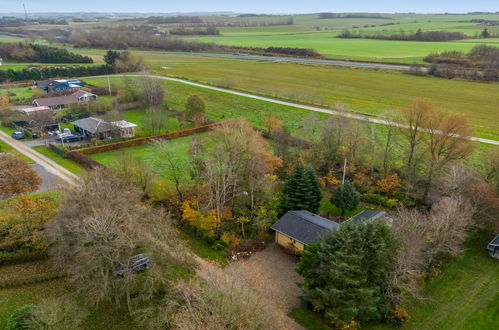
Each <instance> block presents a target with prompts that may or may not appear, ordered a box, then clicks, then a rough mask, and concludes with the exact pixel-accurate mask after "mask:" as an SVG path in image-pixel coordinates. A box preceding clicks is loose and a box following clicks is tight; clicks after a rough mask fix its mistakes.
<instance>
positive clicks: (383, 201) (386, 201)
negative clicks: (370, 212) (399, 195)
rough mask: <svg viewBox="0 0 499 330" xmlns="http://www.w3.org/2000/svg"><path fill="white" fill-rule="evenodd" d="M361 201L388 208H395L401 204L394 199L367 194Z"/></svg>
mask: <svg viewBox="0 0 499 330" xmlns="http://www.w3.org/2000/svg"><path fill="white" fill-rule="evenodd" d="M361 199H362V201H363V202H365V203H369V204H374V205H379V206H383V207H387V208H390V209H392V208H394V207H396V206H397V205H398V204H399V201H398V200H397V199H394V198H387V197H384V196H381V195H378V194H373V193H367V194H363V195H361Z"/></svg>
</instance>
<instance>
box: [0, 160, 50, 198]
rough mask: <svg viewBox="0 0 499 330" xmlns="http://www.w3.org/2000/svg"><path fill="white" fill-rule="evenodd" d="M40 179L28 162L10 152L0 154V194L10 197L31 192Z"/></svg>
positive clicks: (36, 186) (38, 184)
mask: <svg viewBox="0 0 499 330" xmlns="http://www.w3.org/2000/svg"><path fill="white" fill-rule="evenodd" d="M41 183H42V179H41V178H40V177H39V176H38V174H37V173H36V171H35V170H33V169H32V168H31V167H30V166H29V164H28V163H27V162H26V161H24V160H22V159H20V158H19V157H17V156H14V155H12V154H1V155H0V196H3V197H12V196H15V195H21V194H26V193H30V192H33V191H35V190H37V189H38V187H40V184H41Z"/></svg>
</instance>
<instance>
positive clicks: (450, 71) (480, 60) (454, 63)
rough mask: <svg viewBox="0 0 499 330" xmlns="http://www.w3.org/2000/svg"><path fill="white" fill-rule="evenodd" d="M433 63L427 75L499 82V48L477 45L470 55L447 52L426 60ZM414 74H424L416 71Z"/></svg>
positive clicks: (431, 56)
mask: <svg viewBox="0 0 499 330" xmlns="http://www.w3.org/2000/svg"><path fill="white" fill-rule="evenodd" d="M424 61H425V62H428V63H431V64H432V65H431V67H430V69H429V70H428V72H427V74H429V75H432V76H436V77H441V78H447V79H452V78H455V77H460V78H464V79H469V80H477V81H499V48H498V47H494V46H487V45H477V46H475V47H474V48H473V49H472V50H471V51H470V52H469V53H463V52H460V51H447V52H442V53H434V54H430V55H428V56H426V57H425V58H424ZM414 73H417V74H422V73H421V72H420V71H419V72H418V70H416V71H415V72H414Z"/></svg>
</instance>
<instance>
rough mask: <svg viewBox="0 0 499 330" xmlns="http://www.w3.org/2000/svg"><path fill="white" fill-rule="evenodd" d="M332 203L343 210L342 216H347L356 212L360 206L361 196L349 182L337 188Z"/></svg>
mask: <svg viewBox="0 0 499 330" xmlns="http://www.w3.org/2000/svg"><path fill="white" fill-rule="evenodd" d="M330 201H331V203H332V204H333V205H334V206H336V207H337V208H339V209H340V210H341V216H345V213H346V212H351V211H354V210H355V209H357V207H358V206H359V196H357V193H356V192H355V188H354V187H353V186H352V184H351V183H350V182H348V181H345V183H344V184H341V185H339V186H338V188H336V190H335V191H334V193H333V196H331V200H330Z"/></svg>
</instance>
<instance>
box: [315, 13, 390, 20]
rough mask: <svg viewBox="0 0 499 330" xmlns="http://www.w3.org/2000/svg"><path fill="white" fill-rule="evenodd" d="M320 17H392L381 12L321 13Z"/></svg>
mask: <svg viewBox="0 0 499 330" xmlns="http://www.w3.org/2000/svg"><path fill="white" fill-rule="evenodd" d="M319 18H320V19H330V18H375V19H391V18H390V17H384V16H382V15H381V14H368V13H366V14H363V13H355V14H347V13H320V14H319Z"/></svg>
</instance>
